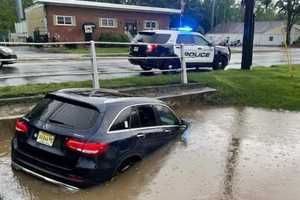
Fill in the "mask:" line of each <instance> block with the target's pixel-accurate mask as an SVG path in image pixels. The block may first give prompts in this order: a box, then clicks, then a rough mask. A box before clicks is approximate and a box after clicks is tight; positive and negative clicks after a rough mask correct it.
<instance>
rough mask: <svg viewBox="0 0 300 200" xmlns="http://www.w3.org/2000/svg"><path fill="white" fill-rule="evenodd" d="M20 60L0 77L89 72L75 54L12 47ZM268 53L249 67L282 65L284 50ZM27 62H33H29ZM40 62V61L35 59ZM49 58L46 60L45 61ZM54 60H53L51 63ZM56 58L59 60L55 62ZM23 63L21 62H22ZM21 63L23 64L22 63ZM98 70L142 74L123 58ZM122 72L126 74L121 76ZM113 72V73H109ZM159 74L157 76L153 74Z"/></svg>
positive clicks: (104, 75) (295, 53)
mask: <svg viewBox="0 0 300 200" xmlns="http://www.w3.org/2000/svg"><path fill="white" fill-rule="evenodd" d="M15 50H16V52H17V54H18V56H19V59H20V61H19V62H18V63H16V64H13V65H9V66H7V67H4V69H3V70H1V71H0V77H2V76H20V75H35V74H40V73H49V74H57V73H67V74H68V73H70V74H71V73H83V72H87V71H91V70H92V69H91V61H90V60H88V59H84V60H81V59H80V56H81V55H76V54H55V53H47V52H42V51H37V50H36V49H34V48H33V49H32V48H25V47H16V48H15ZM266 50H270V52H264V51H258V52H254V56H253V66H270V65H274V64H286V63H287V54H286V51H285V49H281V48H268V49H266ZM290 52H291V58H292V63H294V64H296V63H300V49H299V48H293V49H291V50H290ZM241 56H242V55H241V53H233V54H232V58H231V61H230V64H229V66H228V67H227V69H232V68H234V69H238V68H240V65H241V64H240V63H241ZM28 59H33V60H32V61H29V60H28ZM39 59H40V60H39ZM47 59H50V60H47ZM53 59H54V60H53ZM55 59H60V60H55ZM22 60H23V61H22ZM24 60H25V61H24ZM97 63H98V70H99V72H100V73H101V74H100V79H111V78H119V77H128V76H138V75H144V74H143V73H141V69H140V67H139V66H135V65H131V64H130V63H129V62H128V60H127V59H116V58H114V59H101V58H99V59H98V60H97ZM123 72H126V73H123ZM109 73H113V74H109ZM155 74H160V73H154V74H153V75H155ZM90 79H91V77H90V76H86V75H83V76H78V75H70V76H52V77H40V78H36V77H35V78H28V77H27V78H13V79H1V78H0V86H4V85H22V84H28V83H57V82H65V81H81V80H90Z"/></svg>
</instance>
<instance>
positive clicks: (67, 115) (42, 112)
mask: <svg viewBox="0 0 300 200" xmlns="http://www.w3.org/2000/svg"><path fill="white" fill-rule="evenodd" d="M26 117H27V118H28V119H30V120H41V121H44V122H46V121H47V122H49V123H52V124H58V125H62V126H65V127H68V128H72V129H76V130H87V129H89V128H92V127H93V126H94V125H95V123H96V120H97V118H98V117H99V112H98V111H97V110H96V109H94V108H92V107H88V106H83V105H79V104H73V103H69V102H63V101H59V100H56V99H51V98H45V99H43V100H42V101H41V102H40V103H39V104H38V105H37V106H36V107H35V108H34V109H33V110H32V112H31V113H29V114H28V115H27V116H26Z"/></svg>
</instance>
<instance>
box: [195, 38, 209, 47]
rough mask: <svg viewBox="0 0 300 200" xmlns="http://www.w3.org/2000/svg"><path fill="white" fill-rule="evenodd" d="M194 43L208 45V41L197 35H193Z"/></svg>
mask: <svg viewBox="0 0 300 200" xmlns="http://www.w3.org/2000/svg"><path fill="white" fill-rule="evenodd" d="M194 43H195V44H196V45H199V46H208V42H207V41H206V40H205V39H204V38H203V37H201V36H199V35H194Z"/></svg>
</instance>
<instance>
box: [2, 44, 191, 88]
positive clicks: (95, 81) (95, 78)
mask: <svg viewBox="0 0 300 200" xmlns="http://www.w3.org/2000/svg"><path fill="white" fill-rule="evenodd" d="M3 45H5V46H18V47H19V46H36V47H42V46H44V47H53V46H61V45H88V46H89V48H90V54H89V55H90V56H89V57H86V58H84V57H81V58H79V59H80V60H87V59H89V60H91V69H90V70H87V71H86V72H72V73H70V72H62V73H38V74H27V75H6V76H0V80H6V79H15V78H36V77H53V76H71V75H74V76H83V75H87V76H91V80H92V85H93V88H95V89H99V88H100V84H99V77H101V74H104V73H103V72H99V70H98V64H97V61H98V60H99V59H101V60H109V59H120V60H121V59H127V60H128V59H135V60H151V59H160V60H162V59H163V60H168V59H172V60H174V59H176V57H174V56H173V57H132V56H129V55H128V56H117V57H116V56H103V57H97V53H96V45H97V46H99V45H120V46H130V45H133V44H132V43H119V42H95V41H90V42H52V43H23V42H19V43H15V42H0V46H3ZM134 45H135V46H145V45H148V44H146V43H137V44H134ZM158 45H163V46H166V44H158ZM178 48H180V55H181V56H180V58H179V60H180V68H178V69H167V70H163V71H164V72H181V82H182V84H187V83H188V78H187V68H186V62H185V56H184V47H183V45H178ZM45 59H46V60H65V58H37V59H35V60H45ZM31 60H33V59H32V58H29V59H22V61H31ZM6 61H12V60H11V59H0V62H6ZM137 72H142V71H119V72H106V74H114V73H128V74H129V73H137ZM151 72H154V73H155V72H161V70H152V71H151Z"/></svg>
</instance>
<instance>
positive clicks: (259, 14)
mask: <svg viewBox="0 0 300 200" xmlns="http://www.w3.org/2000/svg"><path fill="white" fill-rule="evenodd" d="M255 19H256V20H257V21H273V20H277V19H279V16H278V15H277V13H276V8H275V5H274V4H272V3H271V4H269V5H268V6H266V5H265V4H263V3H262V2H256V6H255Z"/></svg>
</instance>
